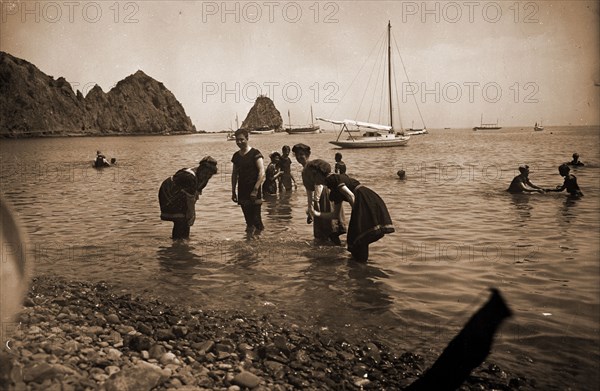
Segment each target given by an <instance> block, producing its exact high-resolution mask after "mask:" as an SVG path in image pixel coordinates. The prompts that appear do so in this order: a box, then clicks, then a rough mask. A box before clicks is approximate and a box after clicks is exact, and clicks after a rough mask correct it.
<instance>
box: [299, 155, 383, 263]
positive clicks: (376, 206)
mask: <svg viewBox="0 0 600 391" xmlns="http://www.w3.org/2000/svg"><path fill="white" fill-rule="evenodd" d="M304 169H305V170H307V171H309V172H312V174H313V178H314V179H315V182H316V183H317V184H318V185H325V186H327V188H329V189H330V190H331V192H330V194H329V197H330V199H331V201H333V202H334V209H333V211H332V212H320V211H317V210H314V208H311V211H310V213H311V214H313V215H314V216H315V217H320V218H322V219H337V218H339V213H340V210H341V206H342V201H346V202H348V203H350V206H351V207H352V214H351V217H350V222H349V223H348V236H347V244H348V251H350V253H352V257H354V259H356V260H357V261H361V262H366V261H367V260H368V259H369V244H371V243H373V242H376V241H378V240H379V239H381V238H382V237H383V236H384V235H385V234H389V233H392V232H394V231H395V230H394V226H393V224H392V219H391V217H390V214H389V212H388V209H387V207H386V205H385V202H383V200H382V199H381V197H379V195H378V194H377V193H375V192H374V191H373V190H371V189H369V188H368V187H366V186H363V185H361V184H360V182H359V181H357V180H356V179H354V178H350V177H349V176H348V175H346V174H333V173H332V172H331V166H330V165H329V163H327V162H326V161H325V160H321V159H315V160H311V161H310V162H308V163H307V165H306V167H305V168H304Z"/></svg>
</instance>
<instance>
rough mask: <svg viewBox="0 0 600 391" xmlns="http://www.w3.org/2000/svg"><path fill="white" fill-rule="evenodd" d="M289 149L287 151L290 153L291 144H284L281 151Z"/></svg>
mask: <svg viewBox="0 0 600 391" xmlns="http://www.w3.org/2000/svg"><path fill="white" fill-rule="evenodd" d="M285 151H287V153H288V154H289V153H290V146H289V145H284V146H283V147H281V152H284V153H285Z"/></svg>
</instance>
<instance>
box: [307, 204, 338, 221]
mask: <svg viewBox="0 0 600 391" xmlns="http://www.w3.org/2000/svg"><path fill="white" fill-rule="evenodd" d="M341 210H342V203H341V202H336V203H335V204H333V210H332V211H331V212H318V211H315V210H313V211H312V214H313V215H314V216H316V217H320V218H322V219H326V220H338V219H340V212H341Z"/></svg>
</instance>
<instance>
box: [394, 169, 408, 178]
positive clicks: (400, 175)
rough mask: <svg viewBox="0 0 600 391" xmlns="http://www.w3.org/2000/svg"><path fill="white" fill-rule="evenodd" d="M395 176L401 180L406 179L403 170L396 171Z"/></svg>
mask: <svg viewBox="0 0 600 391" xmlns="http://www.w3.org/2000/svg"><path fill="white" fill-rule="evenodd" d="M396 174H397V175H398V178H400V179H402V180H404V179H406V172H405V171H404V170H398V172H397V173H396Z"/></svg>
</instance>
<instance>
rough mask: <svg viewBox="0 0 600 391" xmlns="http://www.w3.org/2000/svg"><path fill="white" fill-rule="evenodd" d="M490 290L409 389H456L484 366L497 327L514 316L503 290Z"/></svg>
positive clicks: (440, 390) (411, 390) (418, 390)
mask: <svg viewBox="0 0 600 391" xmlns="http://www.w3.org/2000/svg"><path fill="white" fill-rule="evenodd" d="M491 291H492V295H491V297H490V299H489V300H488V302H487V303H485V305H484V306H483V307H481V308H480V309H479V311H477V312H476V313H475V314H474V315H473V316H472V317H471V319H469V321H468V322H467V324H466V325H465V327H463V329H462V330H461V331H460V333H458V335H457V336H456V337H454V339H453V340H452V341H450V343H449V344H448V346H447V347H446V349H444V351H443V352H442V354H441V355H440V357H439V358H438V359H437V361H436V362H435V363H434V364H433V365H432V366H431V368H429V370H428V371H427V372H425V374H424V375H423V376H422V377H421V378H420V379H419V380H417V381H416V382H414V383H413V384H411V385H410V386H409V387H408V388H407V390H408V391H421V390H423V391H425V390H437V391H443V390H456V389H457V388H458V387H460V385H461V384H462V383H463V382H464V381H465V380H466V379H467V377H468V376H469V374H470V373H471V371H472V370H473V369H475V368H476V367H478V366H479V365H481V363H482V362H483V360H485V358H486V357H487V356H488V354H489V353H490V348H491V346H492V342H493V339H494V334H495V333H496V331H497V330H498V327H500V324H501V323H502V322H503V321H504V319H505V318H508V317H510V316H511V315H512V312H511V310H510V308H508V306H507V304H506V302H505V301H504V299H503V298H502V296H501V295H500V292H499V291H498V290H497V289H495V288H492V289H491Z"/></svg>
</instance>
